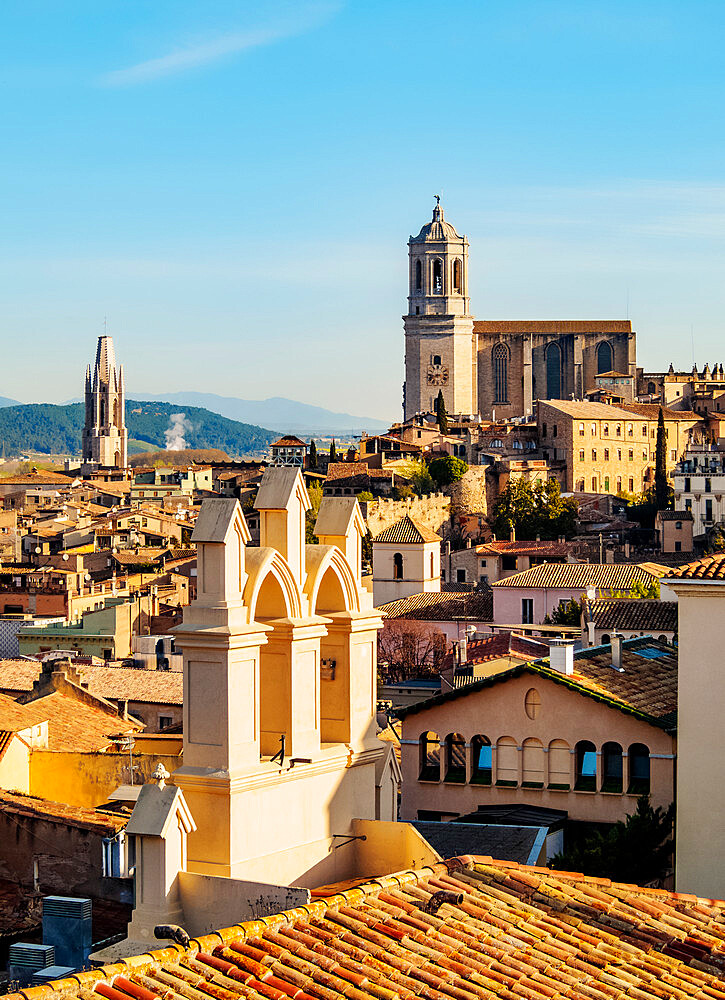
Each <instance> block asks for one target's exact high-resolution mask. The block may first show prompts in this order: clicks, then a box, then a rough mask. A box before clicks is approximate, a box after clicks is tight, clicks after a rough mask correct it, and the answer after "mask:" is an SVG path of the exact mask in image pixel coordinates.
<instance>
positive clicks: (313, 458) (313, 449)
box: [309, 438, 317, 472]
mask: <svg viewBox="0 0 725 1000" xmlns="http://www.w3.org/2000/svg"><path fill="white" fill-rule="evenodd" d="M309 459H310V469H311V470H312V471H313V472H314V471H315V469H316V468H317V445H316V444H315V439H314V438H312V440H311V441H310V452H309Z"/></svg>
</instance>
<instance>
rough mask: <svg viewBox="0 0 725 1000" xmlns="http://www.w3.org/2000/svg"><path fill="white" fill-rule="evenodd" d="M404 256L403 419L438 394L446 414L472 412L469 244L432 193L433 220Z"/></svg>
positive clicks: (424, 409)
mask: <svg viewBox="0 0 725 1000" xmlns="http://www.w3.org/2000/svg"><path fill="white" fill-rule="evenodd" d="M408 257H409V262H408V263H409V267H408V272H409V273H408V286H409V292H408V315H407V316H404V317H403V322H404V325H405V391H404V407H403V409H404V413H405V419H406V420H407V419H408V418H409V417H412V416H413V415H414V414H416V413H422V412H428V411H431V410H432V409H433V406H434V403H435V400H436V397H437V396H438V392H439V390H442V391H443V398H444V400H445V404H446V410H447V411H448V413H449V414H454V413H475V412H476V405H477V400H476V393H475V385H476V383H475V378H474V367H475V352H474V345H473V316H471V315H470V312H469V310H470V303H469V298H468V240H467V239H466V237H465V236H459V235H458V233H457V232H456V230H455V229H454V227H453V226H452V225H451V224H450V222H446V220H445V218H444V215H443V209H442V208H441V205H440V198H439V197H438V196H437V195H436V206H435V208H434V209H433V218H432V220H431V221H430V222H428V223H427V224H426V225H425V226H423V228H422V229H421V231H420V232H419V233H418V235H417V236H411V237H410V239H409V240H408Z"/></svg>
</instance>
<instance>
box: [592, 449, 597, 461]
mask: <svg viewBox="0 0 725 1000" xmlns="http://www.w3.org/2000/svg"><path fill="white" fill-rule="evenodd" d="M596 460H597V452H596V449H595V448H592V462H596Z"/></svg>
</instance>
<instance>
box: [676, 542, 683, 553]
mask: <svg viewBox="0 0 725 1000" xmlns="http://www.w3.org/2000/svg"><path fill="white" fill-rule="evenodd" d="M675 552H682V542H675Z"/></svg>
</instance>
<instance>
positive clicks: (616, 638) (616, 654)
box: [612, 632, 624, 674]
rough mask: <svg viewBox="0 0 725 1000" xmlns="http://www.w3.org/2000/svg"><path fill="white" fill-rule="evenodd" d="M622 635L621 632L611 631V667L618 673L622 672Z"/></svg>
mask: <svg viewBox="0 0 725 1000" xmlns="http://www.w3.org/2000/svg"><path fill="white" fill-rule="evenodd" d="M623 641H624V636H623V635H622V633H621V632H612V667H613V669H614V670H616V671H617V673H619V674H623V673H624V667H623V666H622V643H623Z"/></svg>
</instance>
